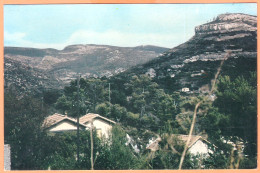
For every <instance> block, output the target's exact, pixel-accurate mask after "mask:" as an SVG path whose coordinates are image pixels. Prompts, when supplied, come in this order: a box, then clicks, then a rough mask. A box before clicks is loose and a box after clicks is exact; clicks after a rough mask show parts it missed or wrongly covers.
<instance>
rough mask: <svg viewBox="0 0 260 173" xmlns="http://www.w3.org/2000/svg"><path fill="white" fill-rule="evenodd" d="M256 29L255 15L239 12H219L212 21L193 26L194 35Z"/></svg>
mask: <svg viewBox="0 0 260 173" xmlns="http://www.w3.org/2000/svg"><path fill="white" fill-rule="evenodd" d="M256 30H257V17H256V16H251V15H247V14H240V13H227V14H221V15H219V16H217V17H216V18H215V19H213V21H211V22H209V23H206V24H203V25H199V26H197V27H195V33H196V35H201V34H217V33H226V32H232V31H242V32H244V31H256Z"/></svg>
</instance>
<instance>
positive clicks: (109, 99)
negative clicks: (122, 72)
mask: <svg viewBox="0 0 260 173" xmlns="http://www.w3.org/2000/svg"><path fill="white" fill-rule="evenodd" d="M108 101H109V116H111V96H110V83H108Z"/></svg>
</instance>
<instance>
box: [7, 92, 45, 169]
mask: <svg viewBox="0 0 260 173" xmlns="http://www.w3.org/2000/svg"><path fill="white" fill-rule="evenodd" d="M4 108H5V113H4V114H5V123H4V125H5V142H6V143H8V144H10V145H11V150H12V153H11V160H12V169H22V170H31V169H46V168H47V167H46V165H45V164H44V163H43V160H44V158H45V156H46V153H45V152H46V148H45V146H46V145H44V144H45V142H46V141H45V139H46V133H45V132H44V131H43V129H42V123H43V120H44V117H45V116H46V114H47V113H46V112H47V109H46V107H44V105H43V104H42V102H41V101H40V100H37V99H35V98H33V97H32V96H24V97H23V98H21V99H17V98H16V95H14V94H12V93H10V92H5V100H4Z"/></svg>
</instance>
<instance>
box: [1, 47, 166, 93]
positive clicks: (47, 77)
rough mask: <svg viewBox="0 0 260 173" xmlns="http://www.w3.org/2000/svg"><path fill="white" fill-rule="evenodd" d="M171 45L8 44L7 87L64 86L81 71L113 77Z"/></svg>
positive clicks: (90, 74)
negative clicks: (44, 46)
mask: <svg viewBox="0 0 260 173" xmlns="http://www.w3.org/2000/svg"><path fill="white" fill-rule="evenodd" d="M166 50H168V49H167V48H162V47H156V46H138V47H116V46H106V45H70V46H67V47H65V48H64V49H63V50H56V49H35V48H19V47H5V49H4V59H5V88H6V89H7V88H10V87H13V88H16V89H13V90H17V91H19V92H20V93H24V91H28V92H29V90H34V91H38V92H39V91H40V90H41V89H48V88H54V89H57V88H62V87H63V86H64V85H66V84H68V83H69V82H70V81H71V80H72V79H75V78H76V75H77V73H81V76H82V77H102V76H107V77H110V76H112V75H114V74H118V73H120V72H122V71H125V70H126V69H128V68H130V67H132V66H135V65H137V64H142V63H145V62H147V61H149V60H151V59H154V58H156V57H157V56H159V55H160V54H161V53H163V52H165V51H166Z"/></svg>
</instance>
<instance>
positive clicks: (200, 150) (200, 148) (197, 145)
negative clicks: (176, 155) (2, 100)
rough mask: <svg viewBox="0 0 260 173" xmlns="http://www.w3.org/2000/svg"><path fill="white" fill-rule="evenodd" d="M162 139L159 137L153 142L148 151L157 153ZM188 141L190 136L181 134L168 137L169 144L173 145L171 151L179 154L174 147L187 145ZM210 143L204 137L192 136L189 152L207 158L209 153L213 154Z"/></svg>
mask: <svg viewBox="0 0 260 173" xmlns="http://www.w3.org/2000/svg"><path fill="white" fill-rule="evenodd" d="M161 140H162V139H161V138H160V137H158V138H157V139H156V140H154V141H153V142H151V143H150V144H149V145H148V146H147V147H146V149H148V150H150V151H153V152H154V151H157V150H158V149H159V143H160V141H161ZM187 140H188V135H180V134H172V135H170V136H168V137H167V142H168V143H169V144H170V145H171V147H170V148H171V149H172V150H174V152H178V151H176V150H175V147H174V145H185V144H186V142H187ZM209 144H210V143H209V142H208V141H207V140H206V139H204V138H203V137H202V136H196V135H192V136H191V140H190V142H189V145H188V151H187V152H189V153H190V154H193V155H204V156H207V155H208V153H212V151H211V150H210V149H209Z"/></svg>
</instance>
